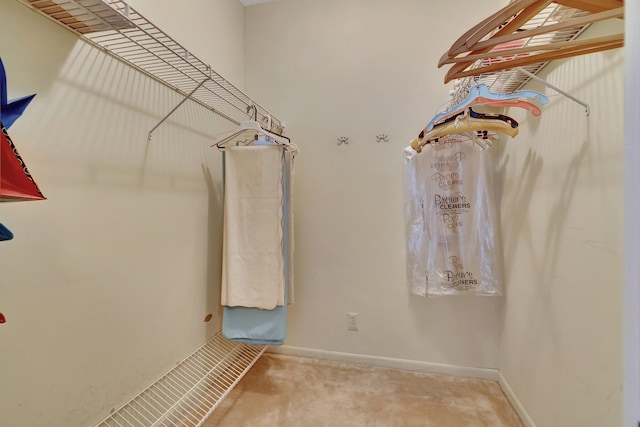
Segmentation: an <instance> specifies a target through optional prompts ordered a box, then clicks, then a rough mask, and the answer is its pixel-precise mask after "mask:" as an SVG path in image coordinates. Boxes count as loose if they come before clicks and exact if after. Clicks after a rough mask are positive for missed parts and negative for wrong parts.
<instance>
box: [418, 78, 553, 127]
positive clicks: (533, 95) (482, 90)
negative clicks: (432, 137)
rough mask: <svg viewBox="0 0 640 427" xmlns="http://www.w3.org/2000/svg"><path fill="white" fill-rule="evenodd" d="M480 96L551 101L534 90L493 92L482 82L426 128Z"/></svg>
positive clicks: (495, 98)
mask: <svg viewBox="0 0 640 427" xmlns="http://www.w3.org/2000/svg"><path fill="white" fill-rule="evenodd" d="M479 97H482V98H484V99H489V100H493V101H509V100H517V99H521V98H530V99H535V100H537V101H538V102H539V103H540V104H547V103H548V102H549V98H547V97H546V96H544V95H543V94H541V93H540V92H536V91H534V90H519V91H517V92H513V93H495V92H491V91H490V90H489V88H488V87H487V85H486V84H484V83H480V84H477V85H475V86H472V87H470V88H469V94H468V95H467V97H466V98H465V99H464V101H462V102H460V103H459V104H457V105H455V106H454V107H452V108H450V109H449V110H448V111H444V112H442V113H440V114H437V115H436V116H435V117H434V118H433V119H431V121H430V122H429V124H428V125H427V127H426V128H425V129H426V130H427V131H430V130H431V129H433V126H434V125H435V124H436V123H438V122H440V121H441V120H442V119H444V118H447V117H451V116H452V115H455V114H457V113H460V112H461V111H463V110H465V109H467V108H468V107H470V106H471V105H473V104H474V102H475V99H476V98H479Z"/></svg>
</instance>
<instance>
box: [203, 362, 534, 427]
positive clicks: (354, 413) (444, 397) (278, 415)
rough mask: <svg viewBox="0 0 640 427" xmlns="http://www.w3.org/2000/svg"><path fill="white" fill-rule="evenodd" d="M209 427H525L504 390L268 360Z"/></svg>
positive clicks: (440, 378)
mask: <svg viewBox="0 0 640 427" xmlns="http://www.w3.org/2000/svg"><path fill="white" fill-rule="evenodd" d="M204 426H205V427H213V426H218V427H239V426H274V427H307V426H308V427H324V426H331V427H352V426H353V427H358V426H363V427H364V426H366V427H372V426H380V427H391V426H393V427H405V426H406V427H412V426H416V427H417V426H420V427H522V426H523V424H522V423H521V422H520V420H519V418H518V416H517V414H516V413H515V411H514V410H513V408H512V407H511V406H510V404H509V402H508V401H507V399H506V397H505V396H504V394H503V393H502V390H501V389H500V387H499V386H498V384H497V383H495V382H493V381H487V380H479V379H468V378H460V377H455V376H449V375H439V374H425V373H415V372H406V371H398V370H393V369H384V368H374V367H368V366H360V365H350V364H345V363H338V362H330V361H323V360H317V359H309V358H303V357H293V356H283V355H275V354H265V355H263V356H262V357H261V358H260V360H258V362H257V363H256V364H255V365H254V367H253V368H251V370H250V371H249V372H248V373H247V375H246V376H245V378H243V379H242V381H240V383H239V384H238V385H237V386H236V388H235V389H234V390H233V391H232V392H231V393H230V394H229V396H228V397H227V398H226V399H225V400H224V401H223V402H222V404H221V405H220V407H218V409H216V411H215V412H214V413H213V414H212V415H211V417H210V418H209V419H208V420H207V421H206V422H205V424H204Z"/></svg>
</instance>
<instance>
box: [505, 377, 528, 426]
mask: <svg viewBox="0 0 640 427" xmlns="http://www.w3.org/2000/svg"><path fill="white" fill-rule="evenodd" d="M498 384H500V388H501V389H502V391H503V392H504V394H505V396H507V400H509V402H510V403H511V406H513V409H515V411H516V412H517V413H518V415H519V416H520V419H521V420H522V423H523V424H524V426H525V427H536V425H535V424H534V423H533V420H532V419H531V417H530V416H529V414H528V413H527V411H526V410H525V409H524V406H523V405H522V403H520V399H518V396H516V394H515V393H514V392H513V389H511V386H510V385H509V383H508V382H507V380H506V379H505V377H504V376H502V372H498Z"/></svg>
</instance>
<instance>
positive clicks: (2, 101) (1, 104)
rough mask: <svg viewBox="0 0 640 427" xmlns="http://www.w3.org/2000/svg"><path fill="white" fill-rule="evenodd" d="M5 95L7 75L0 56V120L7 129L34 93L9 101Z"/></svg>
mask: <svg viewBox="0 0 640 427" xmlns="http://www.w3.org/2000/svg"><path fill="white" fill-rule="evenodd" d="M7 96H8V94H7V75H6V73H5V71H4V64H3V63H2V59H1V58H0V121H2V123H3V124H4V127H5V128H6V129H9V128H10V127H11V125H12V124H13V122H15V121H16V120H17V119H18V118H19V117H20V116H21V115H22V113H23V112H24V110H25V109H26V108H27V105H29V103H30V102H31V101H32V100H33V98H34V97H35V96H36V94H35V93H34V94H33V95H27V96H23V97H21V98H16V99H12V100H11V101H7Z"/></svg>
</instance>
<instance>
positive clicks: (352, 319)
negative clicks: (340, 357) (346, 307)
mask: <svg viewBox="0 0 640 427" xmlns="http://www.w3.org/2000/svg"><path fill="white" fill-rule="evenodd" d="M347 330H348V331H356V332H357V331H358V313H347Z"/></svg>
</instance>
